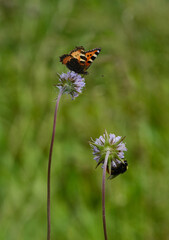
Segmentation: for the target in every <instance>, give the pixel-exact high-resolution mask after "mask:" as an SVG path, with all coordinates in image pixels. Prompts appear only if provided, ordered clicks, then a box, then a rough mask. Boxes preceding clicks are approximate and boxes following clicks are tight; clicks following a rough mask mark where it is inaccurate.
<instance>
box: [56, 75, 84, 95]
mask: <svg viewBox="0 0 169 240" xmlns="http://www.w3.org/2000/svg"><path fill="white" fill-rule="evenodd" d="M58 76H59V83H58V84H57V85H56V87H57V88H59V90H60V91H62V92H63V93H67V94H70V95H71V96H72V99H74V98H76V97H78V96H79V94H80V93H81V92H82V88H83V87H84V86H85V79H84V78H82V77H81V75H79V74H77V73H75V72H70V71H69V72H67V73H62V74H60V75H59V74H58Z"/></svg>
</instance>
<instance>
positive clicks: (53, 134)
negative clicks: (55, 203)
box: [47, 91, 63, 240]
mask: <svg viewBox="0 0 169 240" xmlns="http://www.w3.org/2000/svg"><path fill="white" fill-rule="evenodd" d="M62 93H63V92H62V91H60V92H59V95H58V99H57V101H56V106H55V113H54V120H53V131H52V139H51V144H50V151H49V162H48V177H47V240H50V231H51V227H50V226H51V221H50V175H51V162H52V152H53V143H54V139H55V129H56V119H57V111H58V107H59V101H60V98H61V96H62Z"/></svg>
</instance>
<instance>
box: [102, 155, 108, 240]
mask: <svg viewBox="0 0 169 240" xmlns="http://www.w3.org/2000/svg"><path fill="white" fill-rule="evenodd" d="M109 154H110V151H107V153H106V156H105V160H104V165H103V179H102V217H103V229H104V239H105V240H107V230H106V217H105V177H106V168H107V162H108V158H109Z"/></svg>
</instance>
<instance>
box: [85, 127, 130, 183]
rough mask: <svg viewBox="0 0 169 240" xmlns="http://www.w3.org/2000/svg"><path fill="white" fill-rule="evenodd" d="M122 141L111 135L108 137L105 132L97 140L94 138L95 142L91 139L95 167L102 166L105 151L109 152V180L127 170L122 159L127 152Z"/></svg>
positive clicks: (121, 138) (125, 163)
mask: <svg viewBox="0 0 169 240" xmlns="http://www.w3.org/2000/svg"><path fill="white" fill-rule="evenodd" d="M123 140H124V137H121V136H117V137H116V136H115V134H112V133H110V134H109V135H108V133H107V132H106V131H105V133H104V134H103V135H101V136H100V137H99V138H96V140H95V141H94V140H93V139H92V141H91V142H90V146H91V148H92V150H93V155H94V160H95V161H96V162H97V166H99V165H100V164H104V160H105V156H106V153H107V151H109V152H110V154H109V158H108V164H107V172H108V173H109V174H110V176H109V178H110V179H111V178H114V177H116V176H117V175H119V174H120V173H123V172H125V171H126V170H127V166H128V164H127V161H126V160H125V159H124V152H125V151H127V148H126V146H125V143H124V142H123ZM97 166H96V167H97ZM109 168H110V169H109Z"/></svg>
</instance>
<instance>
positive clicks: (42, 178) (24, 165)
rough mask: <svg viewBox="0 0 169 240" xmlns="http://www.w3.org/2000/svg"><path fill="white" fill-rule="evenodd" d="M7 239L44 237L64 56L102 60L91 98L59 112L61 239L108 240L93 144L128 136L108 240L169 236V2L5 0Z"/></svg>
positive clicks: (2, 174) (57, 219) (56, 225)
mask: <svg viewBox="0 0 169 240" xmlns="http://www.w3.org/2000/svg"><path fill="white" fill-rule="evenodd" d="M0 4H1V8H0V20H1V21H0V22H1V23H0V45H1V56H0V76H1V82H0V84H1V87H0V155H1V160H0V162H1V168H0V216H1V223H0V225H1V228H0V239H2V240H21V239H24V240H29V239H35V240H36V239H37V240H39V239H46V179H47V177H46V176H47V161H48V153H49V146H50V138H51V134H52V124H53V114H54V107H55V98H56V96H57V94H58V91H57V92H56V90H55V89H54V87H53V84H56V83H57V81H58V80H57V77H56V73H62V72H66V71H67V69H66V68H65V66H64V65H61V63H59V56H60V55H62V54H64V53H67V52H68V51H70V50H72V49H73V48H74V47H75V46H79V45H83V46H84V47H85V48H86V49H87V50H88V49H91V48H95V47H101V48H102V52H101V53H100V55H99V56H98V58H97V59H96V61H95V62H94V63H93V65H92V66H91V68H90V69H89V75H88V76H87V77H86V89H85V91H84V92H83V94H82V95H81V96H79V97H78V98H77V99H75V100H74V101H71V99H70V96H65V95H64V96H63V97H62V99H61V104H60V106H59V115H58V119H57V127H56V138H55V144H54V152H53V162H52V179H51V183H52V196H51V197H52V202H51V204H52V205H51V207H52V216H51V217H52V239H59V240H72V239H73V240H86V239H90V240H95V239H98V240H102V239H103V230H102V218H101V176H102V170H101V168H100V169H99V168H98V169H97V170H95V169H94V168H95V165H96V163H95V161H94V160H93V159H92V154H91V150H90V147H89V144H88V141H89V140H90V137H93V138H96V137H98V136H99V135H101V134H102V133H103V132H104V129H105V128H106V129H107V131H108V132H112V133H115V134H116V135H120V136H126V145H127V148H128V152H127V154H126V155H127V161H128V164H129V169H128V171H127V172H126V173H125V174H123V175H121V176H119V177H118V178H116V179H115V180H113V181H107V190H106V195H107V196H106V214H107V228H108V236H109V239H118V240H122V239H123V240H129V239H130V240H135V239H140V240H145V239H149V240H161V239H164V240H165V239H168V236H169V228H168V222H169V211H168V199H169V191H168V185H169V174H168V172H169V161H168V146H169V140H168V135H169V126H168V123H169V111H168V109H169V82H168V81H169V80H168V78H169V67H168V66H169V54H168V53H169V44H168V39H169V28H168V22H169V14H168V12H169V3H168V2H167V1H165V0H155V1H152V0H150V1H144V0H143V1H134V0H133V1H120V0H117V1H110V0H106V1H99V0H98V1H96V0H85V1H75V0H56V1H47V0H44V1H33V0H30V1H17V0H11V1H10V0H2V1H1V2H0Z"/></svg>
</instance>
